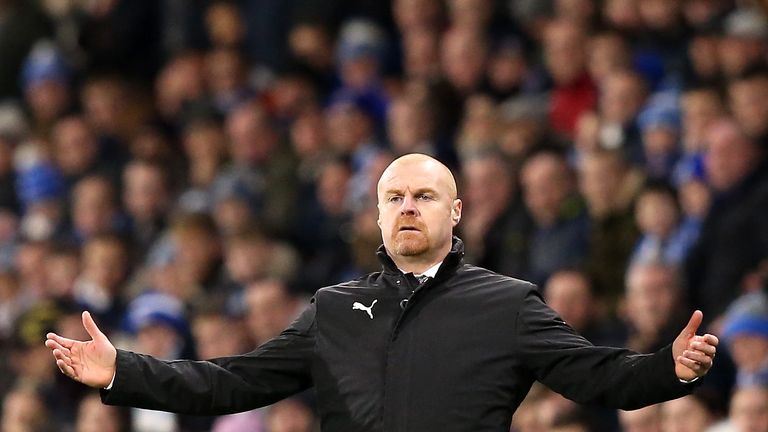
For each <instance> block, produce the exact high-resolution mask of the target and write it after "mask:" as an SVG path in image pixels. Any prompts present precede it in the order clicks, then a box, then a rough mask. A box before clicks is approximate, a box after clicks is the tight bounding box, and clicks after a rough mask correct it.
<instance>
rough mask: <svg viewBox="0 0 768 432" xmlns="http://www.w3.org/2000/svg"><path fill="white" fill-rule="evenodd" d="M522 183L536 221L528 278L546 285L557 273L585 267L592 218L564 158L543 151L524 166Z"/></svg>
mask: <svg viewBox="0 0 768 432" xmlns="http://www.w3.org/2000/svg"><path fill="white" fill-rule="evenodd" d="M521 182H522V187H523V199H524V201H525V205H526V208H527V210H528V213H529V214H530V215H531V218H532V220H533V230H532V232H531V235H530V240H529V246H528V247H529V251H528V275H529V276H528V277H530V278H531V280H532V281H533V282H534V283H538V284H540V285H543V284H544V283H545V282H546V281H547V278H549V276H550V275H551V274H552V273H554V272H556V271H557V270H559V269H561V268H564V267H574V266H578V265H582V264H584V262H585V260H586V257H587V255H588V253H589V250H588V248H589V217H588V215H587V210H586V208H585V206H584V203H583V201H582V200H581V197H579V196H578V195H577V193H576V187H575V181H574V179H573V173H572V172H571V171H570V168H569V167H568V165H567V163H566V161H565V158H564V157H562V156H561V155H559V154H557V153H555V152H540V153H536V154H534V155H533V156H531V157H530V158H529V159H527V160H526V161H525V163H524V165H523V168H522V174H521Z"/></svg>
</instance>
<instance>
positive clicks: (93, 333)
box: [83, 311, 104, 340]
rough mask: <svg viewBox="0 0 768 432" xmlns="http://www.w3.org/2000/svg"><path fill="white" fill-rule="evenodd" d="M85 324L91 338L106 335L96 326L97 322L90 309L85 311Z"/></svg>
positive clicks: (94, 338)
mask: <svg viewBox="0 0 768 432" xmlns="http://www.w3.org/2000/svg"><path fill="white" fill-rule="evenodd" d="M83 326H84V327H85V331H87V332H88V335H89V336H90V337H91V339H93V340H96V339H100V338H102V337H104V334H103V333H102V332H101V330H99V328H98V327H97V326H96V322H95V321H93V317H92V316H91V313H90V312H88V311H84V312H83Z"/></svg>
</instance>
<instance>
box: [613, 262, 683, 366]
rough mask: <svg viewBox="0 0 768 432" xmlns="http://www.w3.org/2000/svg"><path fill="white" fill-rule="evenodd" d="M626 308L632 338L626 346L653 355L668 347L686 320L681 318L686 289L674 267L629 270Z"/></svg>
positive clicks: (650, 265) (648, 265) (658, 265)
mask: <svg viewBox="0 0 768 432" xmlns="http://www.w3.org/2000/svg"><path fill="white" fill-rule="evenodd" d="M624 302H625V304H624V308H625V309H626V310H625V314H622V315H623V316H625V317H626V318H625V319H626V320H627V325H628V327H629V335H628V339H627V343H626V346H628V347H630V348H631V349H633V350H635V351H637V352H652V351H654V350H656V349H659V348H660V347H662V346H664V345H666V342H665V341H667V340H668V339H669V337H670V335H671V336H674V335H675V334H676V333H677V329H678V328H679V326H680V324H681V323H682V322H684V321H685V318H684V317H682V319H681V316H680V313H679V311H680V310H682V308H681V307H680V305H681V304H682V302H683V289H682V286H681V284H680V280H679V276H678V274H677V273H676V270H675V268H674V267H672V266H669V265H665V264H661V263H639V264H636V265H633V266H632V267H630V268H629V269H628V270H627V286H626V294H625V297H624Z"/></svg>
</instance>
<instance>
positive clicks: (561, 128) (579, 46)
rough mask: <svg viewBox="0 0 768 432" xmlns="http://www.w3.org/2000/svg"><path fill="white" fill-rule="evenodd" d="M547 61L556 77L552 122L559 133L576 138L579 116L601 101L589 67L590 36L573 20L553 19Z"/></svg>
mask: <svg viewBox="0 0 768 432" xmlns="http://www.w3.org/2000/svg"><path fill="white" fill-rule="evenodd" d="M543 45H544V63H545V65H546V67H547V72H549V75H550V76H551V77H552V81H553V82H554V88H553V91H552V96H551V109H550V112H549V122H550V124H551V125H552V128H553V129H554V131H555V132H557V133H559V134H561V135H564V136H565V137H568V138H571V137H573V133H574V131H575V130H576V121H577V119H578V118H579V116H580V115H581V114H582V113H583V112H585V111H587V110H590V109H593V108H595V106H596V103H597V89H596V88H595V83H594V82H593V81H592V79H591V78H590V77H589V74H588V73H587V70H586V63H587V52H586V46H587V36H586V33H585V31H584V29H583V28H581V27H579V26H578V25H577V24H574V23H572V22H569V21H564V20H560V21H553V22H552V23H551V24H549V25H548V26H547V27H546V29H545V30H544V40H543Z"/></svg>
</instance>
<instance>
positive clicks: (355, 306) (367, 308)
mask: <svg viewBox="0 0 768 432" xmlns="http://www.w3.org/2000/svg"><path fill="white" fill-rule="evenodd" d="M377 301H379V300H378V299H377V300H374V301H373V303H371V305H370V306H366V305H364V304H362V303H360V302H354V303H353V304H352V310H361V311H365V312H366V313H367V314H368V316H369V317H371V319H373V305H375V304H376V302H377Z"/></svg>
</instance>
